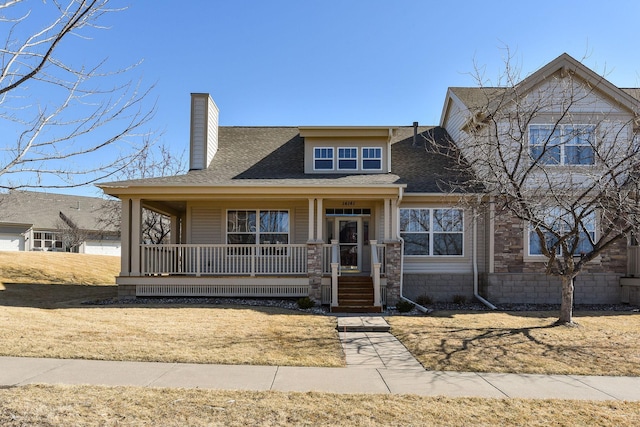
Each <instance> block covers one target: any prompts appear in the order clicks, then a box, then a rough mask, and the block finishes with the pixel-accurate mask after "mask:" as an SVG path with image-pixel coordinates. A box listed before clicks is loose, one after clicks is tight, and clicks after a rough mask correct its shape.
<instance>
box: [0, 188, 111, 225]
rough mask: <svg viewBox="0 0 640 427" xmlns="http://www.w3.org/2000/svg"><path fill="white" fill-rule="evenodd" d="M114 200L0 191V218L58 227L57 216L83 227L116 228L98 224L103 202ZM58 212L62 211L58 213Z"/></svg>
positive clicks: (7, 222) (59, 218)
mask: <svg viewBox="0 0 640 427" xmlns="http://www.w3.org/2000/svg"><path fill="white" fill-rule="evenodd" d="M105 203H106V204H109V203H117V204H119V202H118V201H109V200H104V199H101V198H97V197H84V196H72V195H66V194H53V193H42V192H37V191H22V190H21V191H18V190H14V191H11V192H9V193H5V194H0V221H2V223H4V224H30V225H32V226H33V227H34V228H36V229H42V230H55V229H58V228H60V222H61V221H62V218H61V216H63V217H65V218H67V219H68V220H70V221H72V222H73V223H74V224H76V225H77V226H78V228H80V229H83V230H91V231H94V230H102V231H117V227H113V226H112V227H107V229H106V230H103V229H104V228H105V226H102V225H100V224H99V222H98V219H99V218H100V215H104V214H105V212H106V210H103V207H104V205H105ZM61 214H62V215H61Z"/></svg>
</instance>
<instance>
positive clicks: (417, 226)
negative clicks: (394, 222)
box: [400, 208, 464, 256]
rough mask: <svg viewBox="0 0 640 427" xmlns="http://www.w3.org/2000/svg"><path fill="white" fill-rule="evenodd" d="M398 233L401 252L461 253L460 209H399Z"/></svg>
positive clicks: (462, 225) (461, 221) (462, 239)
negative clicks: (402, 249) (402, 244)
mask: <svg viewBox="0 0 640 427" xmlns="http://www.w3.org/2000/svg"><path fill="white" fill-rule="evenodd" d="M400 236H402V238H403V240H404V255H422V256H447V255H454V256H456V255H457V256H461V255H462V254H463V241H464V215H463V212H462V209H422V208H417V209H400Z"/></svg>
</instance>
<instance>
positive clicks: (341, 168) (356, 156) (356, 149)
mask: <svg viewBox="0 0 640 427" xmlns="http://www.w3.org/2000/svg"><path fill="white" fill-rule="evenodd" d="M343 150H344V151H347V150H348V151H350V152H351V151H352V152H354V153H355V157H341V156H340V151H343ZM336 151H337V154H336V159H337V161H336V166H337V170H339V171H357V170H358V147H336ZM342 160H345V161H353V162H354V166H353V167H352V168H343V167H341V166H340V161H342Z"/></svg>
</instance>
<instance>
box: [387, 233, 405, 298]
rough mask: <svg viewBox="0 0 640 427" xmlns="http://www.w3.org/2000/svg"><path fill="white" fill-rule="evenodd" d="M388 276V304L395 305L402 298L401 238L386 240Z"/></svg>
mask: <svg viewBox="0 0 640 427" xmlns="http://www.w3.org/2000/svg"><path fill="white" fill-rule="evenodd" d="M385 245H386V248H385V252H386V265H385V275H386V278H387V305H388V306H390V307H394V306H395V305H396V303H397V302H398V301H399V300H400V279H401V275H402V271H401V267H402V244H401V242H400V241H399V240H392V241H389V240H387V241H385Z"/></svg>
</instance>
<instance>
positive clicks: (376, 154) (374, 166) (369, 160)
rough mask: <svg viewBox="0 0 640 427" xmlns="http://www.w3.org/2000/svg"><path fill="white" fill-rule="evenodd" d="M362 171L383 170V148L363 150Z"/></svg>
mask: <svg viewBox="0 0 640 427" xmlns="http://www.w3.org/2000/svg"><path fill="white" fill-rule="evenodd" d="M362 169H363V170H381V169H382V148H367V147H365V148H363V149H362Z"/></svg>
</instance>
